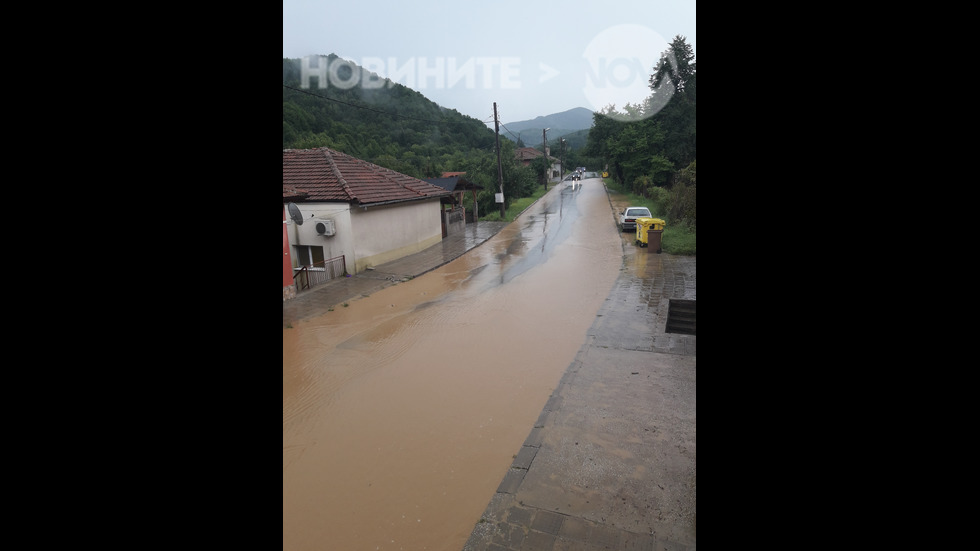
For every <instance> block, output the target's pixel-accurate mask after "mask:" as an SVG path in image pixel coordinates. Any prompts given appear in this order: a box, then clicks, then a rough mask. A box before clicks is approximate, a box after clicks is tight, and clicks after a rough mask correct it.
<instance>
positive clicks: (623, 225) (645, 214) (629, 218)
mask: <svg viewBox="0 0 980 551" xmlns="http://www.w3.org/2000/svg"><path fill="white" fill-rule="evenodd" d="M637 218H653V215H652V214H650V209H648V208H646V207H626V208H625V209H624V210H623V212H621V213H619V230H620V231H626V230H633V231H636V219H637Z"/></svg>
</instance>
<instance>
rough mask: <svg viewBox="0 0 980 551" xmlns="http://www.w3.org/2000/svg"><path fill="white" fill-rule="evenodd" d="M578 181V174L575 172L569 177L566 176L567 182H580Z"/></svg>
mask: <svg viewBox="0 0 980 551" xmlns="http://www.w3.org/2000/svg"><path fill="white" fill-rule="evenodd" d="M578 179H579V175H578V172H573V173H571V174H569V175H568V176H565V181H566V182H568V181H571V180H578Z"/></svg>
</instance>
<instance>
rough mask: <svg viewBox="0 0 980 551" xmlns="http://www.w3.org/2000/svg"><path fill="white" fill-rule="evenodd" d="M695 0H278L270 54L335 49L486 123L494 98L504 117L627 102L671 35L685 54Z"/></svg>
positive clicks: (644, 85) (643, 91)
mask: <svg viewBox="0 0 980 551" xmlns="http://www.w3.org/2000/svg"><path fill="white" fill-rule="evenodd" d="M696 7H697V3H696V1H695V0H589V1H581V0H565V1H563V2H561V1H559V2H543V3H541V2H530V1H528V0H482V1H472V0H419V1H415V2H412V1H406V0H344V1H338V0H330V1H327V0H283V3H282V55H283V57H285V58H293V59H295V58H301V59H302V58H306V57H307V56H318V55H327V54H331V53H333V54H337V55H338V56H340V57H341V58H343V59H346V60H350V61H353V62H354V63H356V64H358V65H360V66H362V67H366V68H368V69H370V70H371V71H373V72H375V73H377V74H379V75H381V76H383V77H387V78H391V79H392V80H394V81H396V82H399V83H401V84H404V85H406V86H408V87H410V88H412V89H413V90H417V91H418V92H420V93H421V94H422V95H424V96H425V97H427V98H428V99H430V100H432V101H434V102H436V103H438V104H439V105H442V106H444V107H449V108H452V109H456V110H457V111H459V112H460V113H462V114H464V115H469V116H471V117H474V118H477V119H480V120H483V121H486V122H488V123H489V126H491V127H492V126H493V103H494V102H497V110H498V113H499V115H500V120H501V122H503V123H505V124H506V123H508V122H516V121H521V120H527V119H533V118H535V117H537V116H541V115H549V114H552V113H558V112H561V111H566V110H568V109H572V108H574V107H585V108H587V109H590V110H592V111H598V110H600V109H602V108H603V107H605V106H607V105H610V104H613V105H615V106H616V107H617V108H621V107H622V106H623V104H625V103H626V102H630V103H639V102H640V101H642V100H643V99H644V98H646V96H648V95H649V94H650V89H649V87H648V82H647V81H648V79H649V78H650V74H651V73H652V72H653V67H654V66H655V65H656V64H657V61H658V60H659V59H660V55H661V54H662V53H663V52H664V51H665V50H666V49H667V44H668V43H669V42H670V41H672V40H673V38H674V37H675V36H677V35H681V36H683V37H685V38H686V40H687V43H688V44H689V45H690V46H691V47H692V48H693V49H694V53H695V55H696V54H697V31H696V29H697V17H696V13H697V10H696ZM311 70H312V69H311ZM331 74H341V73H331ZM342 74H346V73H342ZM314 83H315V81H314ZM343 84H344V85H347V86H353V85H355V83H353V82H351V81H349V80H348V81H347V82H344V83H343Z"/></svg>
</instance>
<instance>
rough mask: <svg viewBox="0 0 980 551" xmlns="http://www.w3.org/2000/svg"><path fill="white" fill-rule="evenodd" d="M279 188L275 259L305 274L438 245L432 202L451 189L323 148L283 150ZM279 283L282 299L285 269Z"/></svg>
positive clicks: (353, 269)
mask: <svg viewBox="0 0 980 551" xmlns="http://www.w3.org/2000/svg"><path fill="white" fill-rule="evenodd" d="M282 188H283V227H284V239H283V243H284V244H283V249H284V251H283V256H284V257H287V256H288V257H291V259H292V260H291V263H292V269H293V272H294V275H297V274H298V273H299V272H300V271H301V270H302V268H303V267H304V266H307V269H306V270H303V271H304V272H306V274H307V276H308V277H309V274H310V273H311V272H313V271H318V270H319V271H324V272H332V273H331V275H332V276H334V277H336V275H337V273H338V272H339V275H341V276H342V275H344V272H346V273H347V274H356V273H359V272H361V271H363V270H365V269H367V268H369V267H372V266H375V265H378V264H383V263H385V262H390V261H392V260H396V259H398V258H401V257H403V256H406V255H409V254H412V253H416V252H419V251H421V250H423V249H426V248H428V247H430V246H432V245H434V244H436V243H438V242H439V241H440V240H442V209H441V206H440V200H441V199H442V198H444V197H448V196H449V195H450V194H451V192H450V191H448V190H446V189H443V188H441V187H439V186H435V185H432V184H430V183H428V182H424V181H422V180H419V179H418V178H413V177H411V176H408V175H406V174H402V173H400V172H395V171H394V170H390V169H387V168H384V167H382V166H378V165H376V164H373V163H369V162H367V161H364V160H361V159H358V158H356V157H352V156H350V155H348V154H346V153H342V152H340V151H337V150H335V149H330V148H327V147H321V148H317V149H284V150H283V151H282ZM287 204H292V206H291V207H290V208H289V210H290V212H289V213H287V212H286V211H287V208H286V206H287ZM287 241H288V245H287V244H286V242H287ZM284 262H285V261H284ZM339 266H343V268H339ZM283 286H284V296H283V299H284V300H285V299H286V296H285V295H286V291H285V286H286V278H285V268H284V277H283Z"/></svg>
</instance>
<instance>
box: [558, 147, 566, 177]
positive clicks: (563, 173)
mask: <svg viewBox="0 0 980 551" xmlns="http://www.w3.org/2000/svg"><path fill="white" fill-rule="evenodd" d="M558 177H559V179H560V180H564V179H565V138H561V170H560V171H559V172H558Z"/></svg>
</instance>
